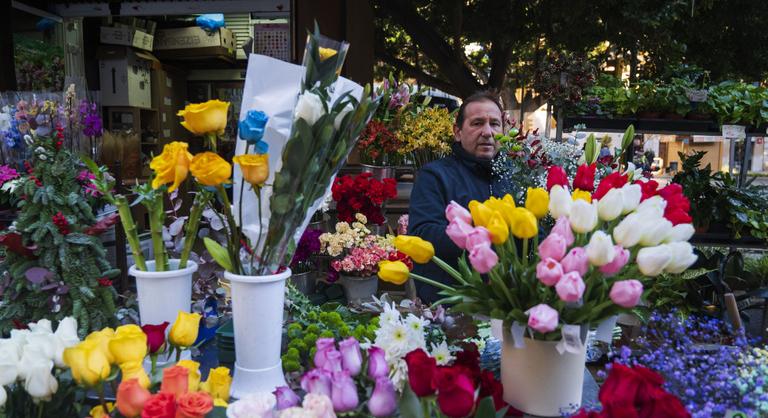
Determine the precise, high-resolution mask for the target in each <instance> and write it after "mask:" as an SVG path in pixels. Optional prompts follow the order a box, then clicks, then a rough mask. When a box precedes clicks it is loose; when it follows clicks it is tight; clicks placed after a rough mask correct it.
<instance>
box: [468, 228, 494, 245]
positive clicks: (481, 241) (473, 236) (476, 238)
mask: <svg viewBox="0 0 768 418" xmlns="http://www.w3.org/2000/svg"><path fill="white" fill-rule="evenodd" d="M478 245H487V246H490V245H491V233H490V232H488V230H487V229H485V227H482V226H478V227H476V228H474V229H472V231H471V232H469V233H468V234H467V247H466V249H468V250H472V249H473V248H475V246H478Z"/></svg>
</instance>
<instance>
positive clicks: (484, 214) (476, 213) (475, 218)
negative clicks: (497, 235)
mask: <svg viewBox="0 0 768 418" xmlns="http://www.w3.org/2000/svg"><path fill="white" fill-rule="evenodd" d="M469 213H470V214H471V215H472V222H474V224H475V226H487V225H488V221H490V220H491V216H492V215H493V210H492V209H491V208H489V207H488V206H486V205H484V204H482V203H480V202H478V201H477V200H473V201H471V202H469Z"/></svg>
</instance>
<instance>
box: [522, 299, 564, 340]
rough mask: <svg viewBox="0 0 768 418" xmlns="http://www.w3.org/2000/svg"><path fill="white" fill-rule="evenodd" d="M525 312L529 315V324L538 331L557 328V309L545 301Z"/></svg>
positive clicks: (543, 331)
mask: <svg viewBox="0 0 768 418" xmlns="http://www.w3.org/2000/svg"><path fill="white" fill-rule="evenodd" d="M525 313H526V315H528V326H529V327H531V328H532V329H534V330H536V331H538V332H541V333H546V332H551V331H554V330H555V329H556V328H557V321H558V320H559V316H558V314H557V311H556V310H554V309H552V308H551V307H550V306H549V305H547V304H545V303H540V304H538V305H536V306H534V307H533V308H531V309H528V310H527V311H525Z"/></svg>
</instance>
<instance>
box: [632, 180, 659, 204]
mask: <svg viewBox="0 0 768 418" xmlns="http://www.w3.org/2000/svg"><path fill="white" fill-rule="evenodd" d="M635 184H637V185H640V190H641V191H642V196H643V197H642V198H641V199H640V201H641V202H642V201H644V200H645V199H648V198H651V197H653V196H656V195H657V194H658V192H657V191H656V189H658V188H659V183H657V182H656V181H655V180H648V181H641V180H637V181H635Z"/></svg>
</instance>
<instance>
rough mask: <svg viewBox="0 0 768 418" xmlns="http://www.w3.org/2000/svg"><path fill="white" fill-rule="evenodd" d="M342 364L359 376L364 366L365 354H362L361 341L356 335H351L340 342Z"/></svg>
mask: <svg viewBox="0 0 768 418" xmlns="http://www.w3.org/2000/svg"><path fill="white" fill-rule="evenodd" d="M339 351H340V352H341V366H342V368H343V369H344V370H346V371H348V372H349V374H350V375H351V376H357V375H358V374H359V373H360V369H361V368H362V367H363V356H362V354H360V343H359V342H358V341H357V339H355V337H349V338H347V339H346V340H343V341H341V342H340V343H339Z"/></svg>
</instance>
